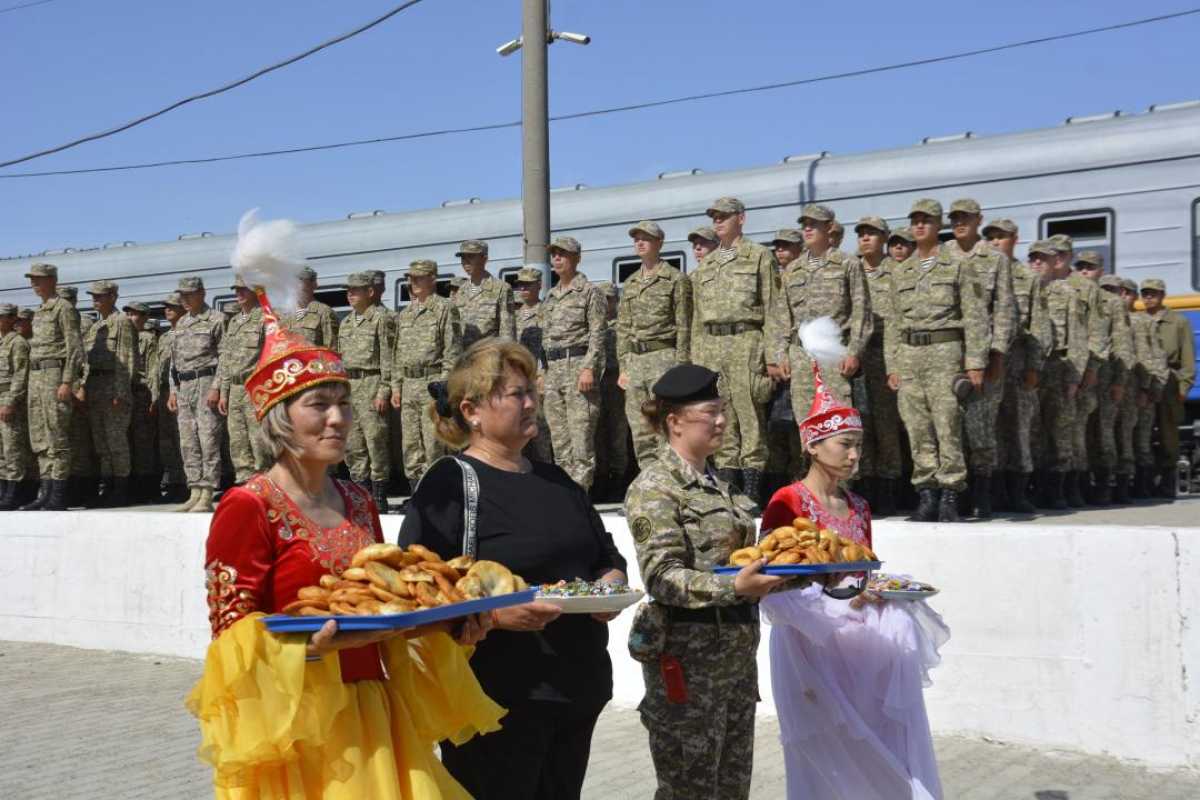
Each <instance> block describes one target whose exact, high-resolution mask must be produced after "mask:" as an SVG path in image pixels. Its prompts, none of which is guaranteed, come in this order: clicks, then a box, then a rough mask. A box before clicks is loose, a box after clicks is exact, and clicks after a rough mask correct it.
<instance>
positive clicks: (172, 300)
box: [163, 292, 183, 308]
mask: <svg viewBox="0 0 1200 800" xmlns="http://www.w3.org/2000/svg"><path fill="white" fill-rule="evenodd" d="M163 305H167V306H174V307H175V308H183V298H182V297H181V296H180V294H179V292H171V293H170V294H169V295H167V299H166V300H164V301H163Z"/></svg>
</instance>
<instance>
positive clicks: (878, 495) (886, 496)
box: [871, 478, 896, 517]
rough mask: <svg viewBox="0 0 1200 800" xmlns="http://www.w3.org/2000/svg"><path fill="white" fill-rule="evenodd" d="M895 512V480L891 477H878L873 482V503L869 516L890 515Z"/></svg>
mask: <svg viewBox="0 0 1200 800" xmlns="http://www.w3.org/2000/svg"><path fill="white" fill-rule="evenodd" d="M895 513H896V481H895V479H893V478H879V479H878V481H877V482H876V484H875V505H873V506H871V516H873V517H890V516H892V515H893V514H895Z"/></svg>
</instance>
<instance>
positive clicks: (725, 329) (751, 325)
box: [704, 322, 762, 336]
mask: <svg viewBox="0 0 1200 800" xmlns="http://www.w3.org/2000/svg"><path fill="white" fill-rule="evenodd" d="M704 330H705V331H707V332H708V335H709V336H734V335H736V334H739V333H748V332H750V331H759V330H762V325H761V324H760V323H757V322H706V323H704Z"/></svg>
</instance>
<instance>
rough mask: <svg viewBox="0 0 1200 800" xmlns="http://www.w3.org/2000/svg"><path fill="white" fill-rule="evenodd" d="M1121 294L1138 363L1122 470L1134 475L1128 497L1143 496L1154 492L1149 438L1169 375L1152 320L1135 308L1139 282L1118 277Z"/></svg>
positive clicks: (1152, 458) (1153, 465)
mask: <svg viewBox="0 0 1200 800" xmlns="http://www.w3.org/2000/svg"><path fill="white" fill-rule="evenodd" d="M1121 298H1122V299H1123V300H1124V301H1125V308H1126V309H1127V310H1128V311H1129V322H1130V327H1131V329H1132V330H1133V352H1134V358H1135V361H1136V363H1137V367H1136V368H1135V373H1136V375H1137V379H1138V382H1137V387H1138V391H1137V396H1136V399H1135V400H1134V403H1135V412H1136V413H1135V416H1134V421H1133V431H1132V434H1131V435H1132V437H1133V455H1132V458H1131V460H1125V458H1124V457H1123V459H1122V460H1123V461H1124V462H1125V463H1124V466H1123V471H1124V472H1126V473H1127V474H1132V475H1133V484H1132V486H1131V487H1130V493H1129V496H1130V498H1131V499H1135V500H1144V499H1146V498H1148V497H1150V495H1151V494H1153V492H1154V481H1153V475H1154V470H1155V462H1154V450H1153V448H1152V446H1151V439H1152V436H1153V433H1154V422H1155V418H1156V416H1157V409H1158V404H1159V403H1160V402H1161V401H1162V395H1163V389H1164V388H1165V387H1166V385H1167V381H1168V379H1169V378H1170V370H1169V369H1168V368H1167V355H1166V353H1164V352H1163V351H1162V346H1161V345H1160V344H1159V342H1158V337H1157V336H1155V335H1154V323H1153V321H1152V320H1151V319H1150V317H1149V315H1148V314H1146V313H1145V312H1143V311H1136V310H1135V309H1134V303H1136V302H1137V299H1138V285H1137V284H1136V283H1134V282H1133V281H1131V280H1130V279H1128V278H1124V279H1122V280H1121Z"/></svg>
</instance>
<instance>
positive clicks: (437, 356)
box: [392, 294, 462, 392]
mask: <svg viewBox="0 0 1200 800" xmlns="http://www.w3.org/2000/svg"><path fill="white" fill-rule="evenodd" d="M460 355H462V323H461V322H459V317H458V308H457V307H456V306H455V305H454V303H452V302H450V301H449V300H447V299H446V298H445V297H441V296H439V295H436V294H435V295H433V296H432V297H429V298H428V299H426V300H425V302H423V303H418V302H417V301H416V300H413V301H412V302H411V303H409V304H408V305H407V306H405V307H404V308H403V309H402V310H401V311H400V313H399V314H397V315H396V341H395V345H394V347H393V349H392V390H393V391H396V392H399V391H401V389H402V387H403V386H404V379H405V378H406V377H414V378H429V379H430V380H433V379H435V378H436V379H438V380H445V378H446V377H447V376H448V375H449V374H450V370H451V369H452V368H453V367H454V362H455V361H457V360H458V357H459V356H460ZM417 372H419V373H421V374H411V375H410V374H406V373H417Z"/></svg>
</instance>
